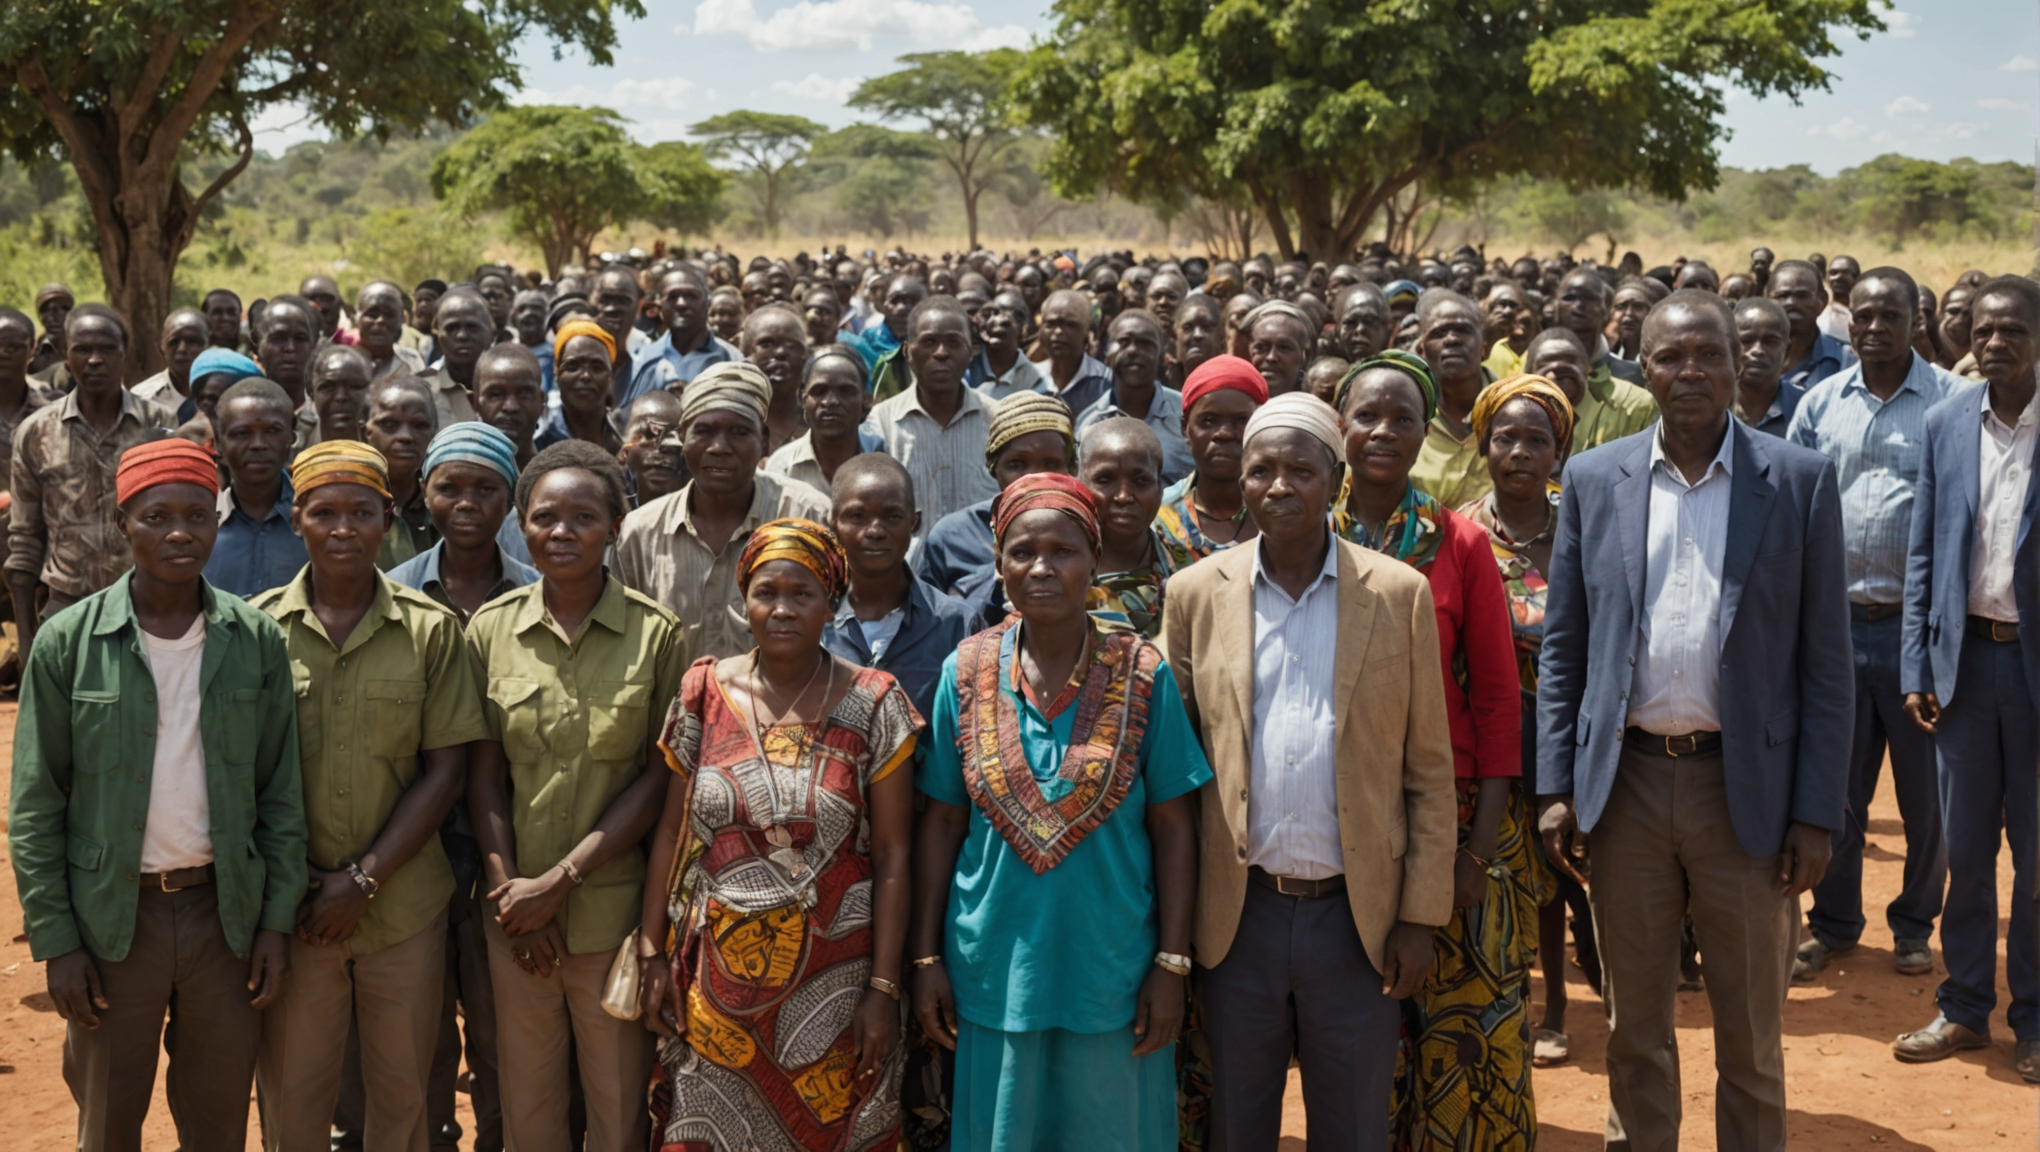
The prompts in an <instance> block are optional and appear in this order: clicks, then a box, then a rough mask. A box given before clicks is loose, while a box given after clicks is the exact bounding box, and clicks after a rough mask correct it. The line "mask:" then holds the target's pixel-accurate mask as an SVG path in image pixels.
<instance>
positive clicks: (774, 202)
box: [688, 109, 829, 236]
mask: <svg viewBox="0 0 2040 1152" xmlns="http://www.w3.org/2000/svg"><path fill="white" fill-rule="evenodd" d="M828 130H829V129H828V125H826V124H818V123H816V122H815V121H813V120H810V119H808V118H807V117H805V116H786V115H781V114H779V113H776V112H753V111H750V110H748V109H739V110H738V111H735V112H725V113H723V114H722V115H720V116H711V117H709V118H708V119H706V120H703V121H702V122H701V123H699V124H696V125H694V126H693V127H691V128H689V129H688V131H689V132H690V133H692V134H694V135H695V136H697V137H700V138H701V147H702V150H703V151H704V152H706V153H708V155H709V156H710V157H712V158H714V159H717V160H732V161H736V162H737V163H738V164H740V165H741V166H742V167H744V168H748V169H750V170H751V171H752V172H755V173H757V174H758V179H759V183H760V185H762V191H763V192H764V197H763V199H764V208H765V234H766V235H768V236H777V235H779V193H780V189H781V187H782V185H783V183H784V181H785V179H786V177H787V174H788V173H789V172H790V171H792V170H793V169H794V168H795V167H797V166H798V165H800V164H801V163H802V162H803V161H805V160H806V159H807V155H808V149H809V148H810V147H811V146H812V145H813V143H814V140H815V137H817V136H820V135H821V134H822V133H824V132H827V131H828Z"/></svg>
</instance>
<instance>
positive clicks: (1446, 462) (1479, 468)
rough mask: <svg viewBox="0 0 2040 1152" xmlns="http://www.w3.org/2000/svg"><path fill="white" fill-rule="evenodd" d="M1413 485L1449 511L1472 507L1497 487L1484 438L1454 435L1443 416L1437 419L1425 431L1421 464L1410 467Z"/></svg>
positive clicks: (1418, 451)
mask: <svg viewBox="0 0 2040 1152" xmlns="http://www.w3.org/2000/svg"><path fill="white" fill-rule="evenodd" d="M1410 483H1411V484H1414V485H1416V488H1417V491H1419V492H1422V493H1423V494H1425V495H1426V496H1429V497H1431V498H1432V499H1433V500H1436V501H1437V502H1438V503H1440V504H1443V505H1445V506H1446V507H1447V508H1457V507H1459V506H1460V505H1462V504H1470V503H1472V502H1473V501H1475V500H1478V499H1480V498H1481V497H1483V496H1485V495H1487V494H1488V493H1489V492H1492V491H1493V490H1494V487H1495V482H1494V480H1493V478H1492V477H1490V476H1489V475H1488V469H1487V457H1486V456H1485V455H1483V454H1482V453H1481V450H1480V437H1478V436H1475V435H1474V434H1473V431H1472V429H1468V430H1467V433H1466V435H1465V436H1464V437H1459V436H1454V435H1453V434H1452V431H1451V429H1449V428H1447V427H1445V417H1443V416H1439V417H1437V418H1435V419H1433V420H1432V421H1431V423H1430V426H1429V427H1428V428H1426V429H1425V430H1424V443H1423V446H1422V447H1420V448H1418V449H1417V462H1416V463H1415V464H1414V465H1412V466H1411V467H1410Z"/></svg>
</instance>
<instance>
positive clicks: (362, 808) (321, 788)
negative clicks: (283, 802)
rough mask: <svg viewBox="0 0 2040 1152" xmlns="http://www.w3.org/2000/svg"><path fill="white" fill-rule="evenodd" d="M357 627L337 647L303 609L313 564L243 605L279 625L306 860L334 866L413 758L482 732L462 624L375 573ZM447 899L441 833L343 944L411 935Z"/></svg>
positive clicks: (399, 788) (308, 604) (405, 777)
mask: <svg viewBox="0 0 2040 1152" xmlns="http://www.w3.org/2000/svg"><path fill="white" fill-rule="evenodd" d="M375 583H376V586H375V599H374V600H373V601H371V602H370V604H369V606H368V612H367V614H366V615H364V616H362V618H361V621H360V623H358V624H356V625H355V626H354V630H353V631H351V632H349V633H348V634H347V639H346V640H345V641H343V642H342V643H341V644H340V645H339V646H338V647H335V646H334V644H333V641H332V639H331V637H329V636H328V635H327V634H326V626H325V625H324V624H322V623H320V622H319V616H318V613H317V612H315V611H313V609H312V574H311V569H309V568H307V569H305V571H303V572H301V573H299V574H298V577H297V579H295V580H292V581H291V582H290V583H289V584H286V585H284V586H283V587H281V588H272V589H270V590H269V591H267V592H264V593H263V594H262V595H260V596H257V597H256V598H255V599H254V600H253V601H251V603H252V604H253V605H254V606H255V607H256V608H258V609H260V610H261V611H263V612H265V613H267V614H268V615H269V617H270V619H272V620H275V621H276V622H277V624H278V625H279V626H280V627H282V629H283V636H284V644H285V646H286V647H287V648H288V649H289V652H290V667H291V676H292V679H293V680H294V682H295V687H296V690H297V714H298V754H299V757H300V759H301V760H302V761H303V764H304V804H305V827H306V829H307V830H308V831H309V833H310V837H311V838H310V842H309V844H308V845H307V851H306V858H307V859H308V860H309V861H310V862H311V864H312V866H313V867H316V868H318V869H319V870H321V871H325V872H331V871H335V870H337V869H340V868H344V867H345V866H346V865H347V863H348V862H349V861H352V860H358V859H359V858H360V857H361V854H362V853H364V852H366V851H368V850H369V848H370V847H372V846H373V845H374V844H375V840H376V837H378V836H380V835H382V831H383V826H384V825H386V824H388V823H389V820H390V815H391V814H392V813H393V812H395V811H396V808H397V804H398V802H399V801H401V800H403V798H404V794H405V793H406V792H408V791H410V789H411V787H412V786H413V785H415V784H416V783H417V782H418V778H419V777H420V776H421V775H423V773H424V762H423V758H422V757H421V755H420V753H422V752H424V751H426V750H429V749H434V748H451V747H454V746H456V745H461V744H466V743H467V742H469V741H470V740H482V739H486V738H487V737H488V735H489V732H488V729H487V728H486V727H485V726H484V725H483V723H482V699H481V692H480V690H479V688H478V687H477V686H476V684H475V672H474V666H473V665H472V664H471V663H469V661H468V656H467V648H466V645H464V644H463V643H462V642H461V634H460V621H459V620H458V619H456V618H455V617H454V615H453V613H451V612H448V611H447V610H446V609H444V608H441V607H440V606H439V605H437V604H434V603H433V602H432V601H430V600H428V599H426V598H425V597H424V596H422V595H420V594H419V593H416V592H413V591H412V590H410V589H409V588H406V587H404V586H403V585H401V584H397V583H395V582H393V581H391V580H388V579H385V578H383V577H381V576H377V577H376V582H375ZM452 896H453V868H452V866H451V865H449V864H448V863H447V859H446V850H445V849H444V848H442V847H440V843H439V837H437V836H431V837H427V838H426V840H425V843H424V845H423V846H422V847H420V848H419V849H418V854H417V855H416V856H413V857H412V858H411V859H410V860H409V861H408V862H407V863H406V864H405V865H404V866H403V867H402V868H399V869H397V871H396V872H394V873H393V874H391V875H390V876H389V877H388V878H387V879H385V880H384V881H383V882H382V886H381V887H380V888H378V889H377V890H376V894H375V899H374V900H372V901H370V902H369V905H368V911H367V912H366V913H364V914H363V915H362V917H361V922H360V924H358V925H357V926H356V927H355V929H354V935H353V936H352V937H351V938H350V939H349V940H348V946H349V947H350V948H351V949H353V950H354V952H356V953H357V954H359V953H362V952H371V951H374V950H375V949H377V948H382V947H385V946H387V945H390V944H396V943H399V942H401V941H404V940H408V939H410V938H411V937H412V936H414V935H416V934H417V933H418V931H419V930H420V929H422V928H424V927H425V926H426V925H428V924H430V923H431V922H432V920H433V918H434V917H436V916H438V915H439V912H440V910H441V909H443V908H445V907H446V902H447V900H449V899H450V898H451V897H452Z"/></svg>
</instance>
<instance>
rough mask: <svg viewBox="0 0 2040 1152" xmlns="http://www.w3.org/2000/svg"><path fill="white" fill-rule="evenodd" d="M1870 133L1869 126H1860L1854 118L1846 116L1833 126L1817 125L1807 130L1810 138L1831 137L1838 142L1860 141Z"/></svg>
mask: <svg viewBox="0 0 2040 1152" xmlns="http://www.w3.org/2000/svg"><path fill="white" fill-rule="evenodd" d="M1868 131H1870V128H1869V126H1868V125H1864V124H1858V123H1856V121H1855V118H1854V117H1850V116H1844V117H1842V118H1841V119H1840V120H1837V121H1835V122H1834V123H1832V124H1816V125H1814V126H1813V127H1811V128H1808V129H1807V130H1806V134H1807V135H1808V136H1829V137H1832V138H1834V139H1836V140H1856V139H1860V138H1861V137H1862V136H1863V134H1864V133H1866V132H1868Z"/></svg>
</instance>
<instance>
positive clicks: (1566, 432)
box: [1468, 372, 1573, 460]
mask: <svg viewBox="0 0 2040 1152" xmlns="http://www.w3.org/2000/svg"><path fill="white" fill-rule="evenodd" d="M1511 400H1530V401H1533V402H1535V403H1536V405H1537V406H1538V407H1539V408H1542V409H1544V414H1545V415H1546V416H1548V417H1550V418H1551V434H1552V438H1553V439H1554V440H1556V441H1557V443H1558V458H1559V459H1560V460H1563V459H1565V455H1566V452H1567V451H1569V450H1570V449H1571V448H1572V430H1573V410H1572V401H1570V400H1567V399H1566V398H1565V392H1564V391H1562V390H1561V389H1560V388H1559V386H1558V385H1556V384H1554V383H1552V382H1551V381H1550V380H1548V379H1546V378H1544V377H1542V376H1536V375H1532V374H1531V373H1528V372H1520V373H1517V374H1516V375H1514V376H1511V377H1509V378H1508V379H1506V380H1497V381H1495V382H1494V383H1492V384H1490V385H1488V386H1487V387H1485V388H1483V389H1481V391H1480V395H1479V396H1477V397H1475V398H1474V401H1473V415H1472V417H1471V418H1470V419H1469V421H1468V422H1469V423H1471V424H1472V425H1473V436H1474V439H1475V440H1476V441H1477V442H1478V443H1479V444H1480V446H1481V451H1482V452H1486V451H1487V438H1488V429H1489V428H1491V427H1493V426H1494V422H1495V416H1496V414H1497V413H1499V412H1501V410H1502V406H1503V405H1505V404H1507V403H1508V402H1509V401H1511Z"/></svg>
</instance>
